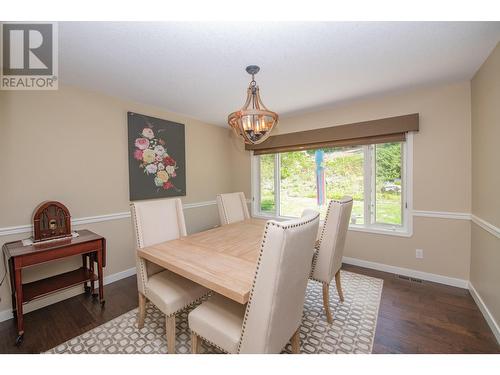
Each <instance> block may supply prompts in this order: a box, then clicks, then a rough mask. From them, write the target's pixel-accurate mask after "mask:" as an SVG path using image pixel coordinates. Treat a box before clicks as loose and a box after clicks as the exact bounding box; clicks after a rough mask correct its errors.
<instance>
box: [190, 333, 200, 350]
mask: <svg viewBox="0 0 500 375" xmlns="http://www.w3.org/2000/svg"><path fill="white" fill-rule="evenodd" d="M199 352H200V337H198V335H197V334H196V333H194V332H191V353H192V354H198V353H199Z"/></svg>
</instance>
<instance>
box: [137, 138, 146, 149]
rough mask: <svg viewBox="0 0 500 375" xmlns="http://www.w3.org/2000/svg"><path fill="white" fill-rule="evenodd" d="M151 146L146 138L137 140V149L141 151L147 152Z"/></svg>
mask: <svg viewBox="0 0 500 375" xmlns="http://www.w3.org/2000/svg"><path fill="white" fill-rule="evenodd" d="M148 146H149V141H148V140H147V139H146V138H137V139H136V140H135V147H137V148H138V149H139V150H145V149H147V148H148Z"/></svg>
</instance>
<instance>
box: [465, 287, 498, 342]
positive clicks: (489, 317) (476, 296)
mask: <svg viewBox="0 0 500 375" xmlns="http://www.w3.org/2000/svg"><path fill="white" fill-rule="evenodd" d="M469 292H470V294H471V296H472V298H473V299H474V301H475V302H476V305H477V307H479V310H481V312H482V313H483V316H484V319H485V320H486V323H488V325H489V326H490V329H491V331H492V332H493V334H494V335H495V338H496V339H497V342H498V344H500V326H499V325H498V323H497V322H496V320H495V318H494V317H493V315H492V314H491V312H490V310H488V307H487V306H486V304H485V303H484V301H483V299H482V298H481V295H480V294H479V293H478V292H477V290H476V288H474V285H472V283H471V282H469Z"/></svg>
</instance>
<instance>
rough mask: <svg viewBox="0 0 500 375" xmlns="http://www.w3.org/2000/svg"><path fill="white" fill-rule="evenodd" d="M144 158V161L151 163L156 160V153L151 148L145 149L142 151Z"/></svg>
mask: <svg viewBox="0 0 500 375" xmlns="http://www.w3.org/2000/svg"><path fill="white" fill-rule="evenodd" d="M142 160H143V161H144V163H146V164H149V163H152V162H154V161H155V153H154V151H153V150H150V149H149V148H148V149H147V150H144V151H143V152H142Z"/></svg>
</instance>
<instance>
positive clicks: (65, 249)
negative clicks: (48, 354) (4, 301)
mask: <svg viewBox="0 0 500 375" xmlns="http://www.w3.org/2000/svg"><path fill="white" fill-rule="evenodd" d="M77 233H78V234H79V236H78V237H71V238H64V239H58V240H53V241H47V242H39V243H34V244H32V245H29V246H23V244H22V241H15V242H9V243H6V244H4V245H3V247H2V249H3V252H4V254H5V255H6V258H7V259H8V267H9V274H10V285H11V292H12V313H13V315H14V317H15V318H16V320H17V332H18V336H17V338H16V344H17V345H19V344H20V343H21V342H22V340H23V338H24V320H23V304H25V303H28V302H30V301H32V300H34V299H36V298H40V297H43V296H46V295H48V294H51V293H54V292H57V291H60V290H63V289H66V288H70V287H72V286H75V285H78V284H83V286H84V288H85V291H86V292H87V293H92V295H94V296H96V297H97V294H94V283H95V281H98V284H99V302H100V303H101V306H104V285H103V267H105V266H106V239H105V238H104V237H102V236H100V235H98V234H96V233H93V232H91V231H89V230H80V231H77ZM74 255H81V256H82V261H83V265H82V267H80V268H78V269H76V270H73V271H69V272H65V273H62V274H59V275H55V276H51V277H48V278H46V279H42V280H37V281H33V282H30V283H25V284H23V282H22V270H23V269H24V268H27V267H31V266H34V265H37V264H41V263H46V262H50V261H52V260H56V259H61V258H66V257H70V256H74ZM94 263H97V275H96V274H95V270H94ZM88 283H90V286H89V285H88Z"/></svg>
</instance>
